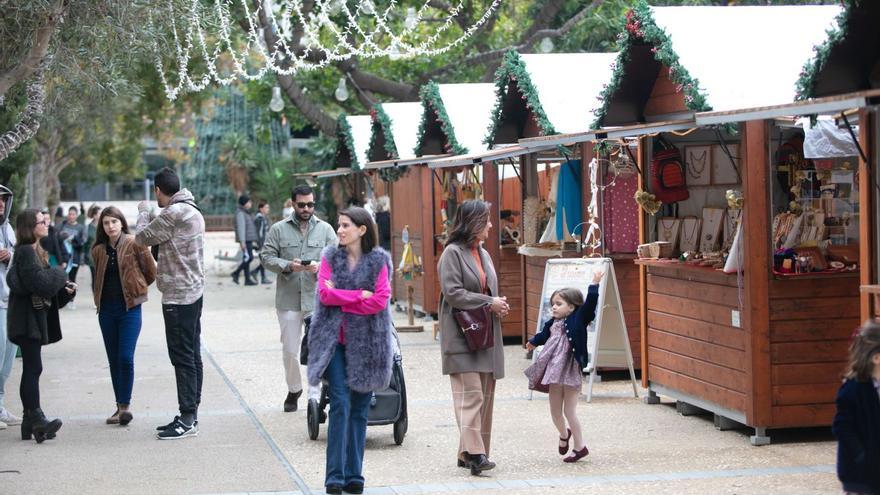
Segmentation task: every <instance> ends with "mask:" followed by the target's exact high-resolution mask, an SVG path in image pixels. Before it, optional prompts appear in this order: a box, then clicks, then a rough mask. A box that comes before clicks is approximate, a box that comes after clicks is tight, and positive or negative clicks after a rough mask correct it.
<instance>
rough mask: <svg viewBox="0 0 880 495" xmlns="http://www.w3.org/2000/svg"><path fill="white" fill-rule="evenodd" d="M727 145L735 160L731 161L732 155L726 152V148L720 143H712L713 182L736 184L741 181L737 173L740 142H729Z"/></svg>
mask: <svg viewBox="0 0 880 495" xmlns="http://www.w3.org/2000/svg"><path fill="white" fill-rule="evenodd" d="M725 146H726V147H727V151H729V152H730V155H731V156H733V160H734V161H733V162H731V161H730V156H728V155H727V153H725V151H724V148H722V147H721V145H720V144H715V145H712V153H711V155H712V167H711V168H712V184H715V185H721V184H736V183H738V182H739V175H737V173H736V171H737V170H739V164H740V159H739V144H737V143H727V144H726V145H725Z"/></svg>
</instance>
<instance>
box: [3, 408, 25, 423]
mask: <svg viewBox="0 0 880 495" xmlns="http://www.w3.org/2000/svg"><path fill="white" fill-rule="evenodd" d="M0 423H6V424H7V425H8V426H17V425H20V424H21V418H19V417H18V416H16V415H14V414H12V413H11V412H9V409H6V408H5V407H3V408H0Z"/></svg>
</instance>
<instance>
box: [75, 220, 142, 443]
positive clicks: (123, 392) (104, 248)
mask: <svg viewBox="0 0 880 495" xmlns="http://www.w3.org/2000/svg"><path fill="white" fill-rule="evenodd" d="M99 223H100V225H101V227H100V228H99V229H98V232H97V235H96V237H95V245H94V247H93V248H92V252H91V256H92V259H94V260H95V267H96V271H97V279H96V280H97V284H96V286H95V287H94V297H95V306H96V307H97V308H98V324H99V325H100V326H101V334H102V336H103V337H104V349H105V350H106V351H107V360H108V361H109V364H110V381H111V382H112V383H113V393H114V395H115V396H116V412H114V413H113V415H111V416H110V417H109V418H107V421H106V423H107V424H108V425H113V424H118V425H122V426H125V425H127V424H128V423H130V422H131V420H132V418H133V416H132V414H131V410H130V409H129V405H130V404H131V389H132V385H133V384H134V350H135V347H136V346H137V340H138V336H139V335H140V333H141V322H142V316H141V304H143V303H145V302H147V292H148V287H149V286H150V284H152V283H153V281H154V280H155V279H156V262H155V261H154V260H153V256H152V255H151V254H150V250H149V249H147V248H146V247H144V246H141V245H139V244H137V243H136V242H135V241H134V236H133V235H131V234H130V233H129V231H128V222H126V221H125V216H124V215H123V214H122V212H121V211H119V209H118V208H116V207H114V206H110V207H107V208H105V209H104V211H102V212H101V216H100V217H99Z"/></svg>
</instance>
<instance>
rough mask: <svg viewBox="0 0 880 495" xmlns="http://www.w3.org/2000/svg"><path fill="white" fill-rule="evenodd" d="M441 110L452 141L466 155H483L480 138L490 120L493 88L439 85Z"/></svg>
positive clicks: (468, 85) (485, 86)
mask: <svg viewBox="0 0 880 495" xmlns="http://www.w3.org/2000/svg"><path fill="white" fill-rule="evenodd" d="M438 90H439V93H440V100H441V102H442V104H443V109H444V110H445V112H446V115H447V117H449V122H448V123H449V124H450V126H451V127H452V129H453V132H454V134H455V135H454V136H453V137H454V138H455V139H456V140H457V141H458V143H459V144H460V145H461V146H463V147H464V148H465V149H467V152H468V153H479V152H482V151H486V149H487V147H486V144H485V143H484V142H483V138H484V137H485V136H486V129H488V128H489V123H490V122H491V120H492V107H493V105H494V104H495V86H494V85H493V84H489V83H481V84H439V85H438Z"/></svg>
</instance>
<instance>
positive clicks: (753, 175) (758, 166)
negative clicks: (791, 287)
mask: <svg viewBox="0 0 880 495" xmlns="http://www.w3.org/2000/svg"><path fill="white" fill-rule="evenodd" d="M741 128H743V129H744V132H743V146H742V149H743V150H744V153H743V156H744V159H743V160H742V162H741V163H742V165H741V171H742V177H743V184H742V186H743V198H744V199H745V203H744V206H743V213H742V215H743V216H742V218H743V234H744V238H745V239H747V242H744V243H743V260H744V266H743V267H742V269H743V272H744V277H743V280H744V282H743V283H744V284H745V288H744V293H745V294H744V295H745V297H744V306H743V308H742V315H741V317H740V321H742V322H743V324H744V330H745V331H746V349H745V351H746V366H747V367H746V372H747V373H748V381H747V385H748V390H749V394H748V397H747V402H746V420H747V421H748V424H749V425H750V426H756V427H765V426H767V425H768V424H771V422H772V419H773V418H772V407H771V406H772V404H771V392H772V389H771V373H770V372H771V369H770V307H769V305H770V267H771V264H770V263H771V253H770V247H771V246H770V198H769V195H770V188H769V187H768V183H769V176H770V156H769V155H770V152H769V149H768V145H769V141H768V139H769V129H768V124H767V121H764V120H753V121H749V122H746V123H745V125H744V126H742V127H741Z"/></svg>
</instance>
